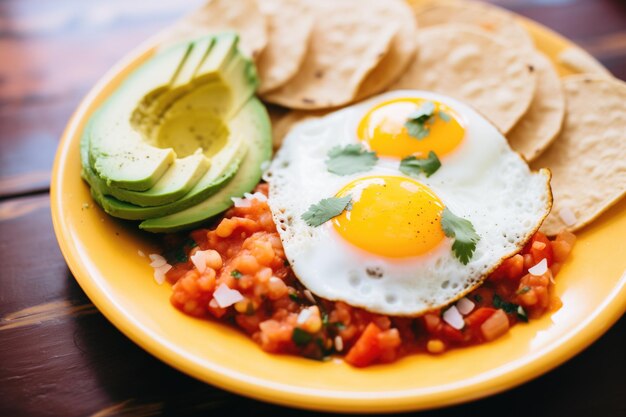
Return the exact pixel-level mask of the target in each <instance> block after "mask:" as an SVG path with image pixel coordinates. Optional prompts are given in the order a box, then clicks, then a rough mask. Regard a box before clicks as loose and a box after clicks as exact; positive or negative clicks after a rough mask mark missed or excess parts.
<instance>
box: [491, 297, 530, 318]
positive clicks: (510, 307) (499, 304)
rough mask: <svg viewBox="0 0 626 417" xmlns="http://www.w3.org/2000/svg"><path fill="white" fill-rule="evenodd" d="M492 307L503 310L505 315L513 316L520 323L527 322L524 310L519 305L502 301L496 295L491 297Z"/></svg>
mask: <svg viewBox="0 0 626 417" xmlns="http://www.w3.org/2000/svg"><path fill="white" fill-rule="evenodd" d="M493 306H494V307H495V308H499V309H502V310H504V312H505V313H507V314H515V315H516V316H517V318H518V319H520V320H521V321H524V322H527V321H528V314H526V310H524V307H522V306H521V305H518V304H515V303H509V302H508V301H504V300H503V299H502V297H500V296H499V295H498V294H494V295H493Z"/></svg>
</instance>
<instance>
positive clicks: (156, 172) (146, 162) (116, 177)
mask: <svg viewBox="0 0 626 417" xmlns="http://www.w3.org/2000/svg"><path fill="white" fill-rule="evenodd" d="M188 54H189V46H188V45H187V44H182V45H177V46H175V47H172V48H170V49H168V50H166V51H164V52H163V53H161V54H157V55H155V56H154V57H153V58H151V59H150V60H149V61H148V62H146V63H145V64H144V65H142V66H140V67H139V68H138V69H137V70H135V71H134V72H133V73H132V74H131V75H130V76H129V77H128V79H127V80H126V81H125V82H124V83H123V84H122V85H121V86H120V87H119V89H118V91H117V92H116V93H114V94H113V95H112V96H111V97H110V98H109V99H108V100H107V101H106V103H105V104H104V105H103V106H102V108H101V109H100V110H99V111H98V112H97V115H96V116H94V123H93V125H92V129H91V131H92V135H91V136H90V140H89V155H88V156H89V157H88V158H87V160H84V161H83V163H89V164H90V165H91V168H92V169H93V171H94V172H95V173H96V174H97V175H98V176H100V177H101V178H102V179H103V180H104V181H105V182H106V183H107V184H108V185H111V186H116V187H119V188H124V189H128V190H134V191H145V190H147V189H149V188H151V187H152V186H154V185H155V184H156V183H157V181H158V180H159V178H161V176H162V175H163V174H164V173H165V171H166V170H167V169H168V168H169V166H170V165H171V164H172V163H173V162H174V159H175V153H174V151H173V150H172V149H159V148H155V147H153V146H150V145H149V144H147V143H146V142H145V141H144V140H143V139H142V136H141V134H140V132H137V131H136V130H134V129H133V128H132V127H131V125H130V123H128V121H129V117H130V115H131V114H132V113H133V110H134V107H135V106H136V105H137V103H139V102H140V101H141V100H142V98H143V97H144V96H145V93H146V91H152V90H154V89H155V86H156V87H157V88H158V89H162V88H163V87H164V86H168V85H169V84H170V82H172V79H173V78H174V77H175V75H176V74H177V73H178V71H179V69H180V67H181V65H182V64H184V62H185V60H186V59H187V57H188Z"/></svg>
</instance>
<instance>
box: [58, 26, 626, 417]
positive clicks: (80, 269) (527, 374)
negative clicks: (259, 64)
mask: <svg viewBox="0 0 626 417" xmlns="http://www.w3.org/2000/svg"><path fill="white" fill-rule="evenodd" d="M514 15H515V16H516V18H518V19H520V20H521V21H522V22H523V23H526V24H529V25H530V26H532V27H534V29H535V30H538V31H540V32H544V34H545V35H546V36H547V37H549V38H555V39H557V40H558V41H559V42H564V43H566V44H567V45H568V46H569V47H575V48H578V49H580V50H581V51H584V50H582V48H580V47H579V46H577V45H576V44H575V43H573V42H571V41H569V40H567V39H565V38H564V37H562V36H561V35H559V34H558V33H556V32H554V31H553V30H551V29H549V28H547V27H545V26H544V25H542V24H540V23H538V22H535V21H533V20H531V19H528V18H525V17H522V16H519V15H517V14H514ZM157 40H158V35H157V36H154V37H152V38H150V39H148V40H147V41H145V42H143V43H141V44H140V45H139V46H137V47H136V48H134V49H133V50H132V51H131V52H130V53H129V54H127V55H126V56H125V57H123V58H122V59H121V60H120V61H118V62H117V63H116V64H115V65H114V66H112V67H111V69H110V70H109V71H107V72H106V73H105V75H104V76H103V77H101V78H100V79H99V80H98V82H96V84H95V85H94V86H93V87H92V88H91V89H90V91H89V92H88V93H87V94H86V95H85V97H84V98H83V99H82V100H81V102H80V104H79V105H78V107H77V109H76V110H75V111H74V113H73V114H72V116H71V117H70V119H69V121H68V123H67V125H66V128H65V130H64V132H63V134H62V136H61V140H60V142H59V145H58V148H57V152H56V155H55V159H54V165H53V168H52V178H51V184H50V202H51V204H50V210H51V214H52V222H53V227H54V232H55V236H56V239H57V242H58V244H59V247H60V248H61V252H62V254H63V257H64V259H65V261H66V263H67V265H68V266H69V269H70V271H71V272H72V275H73V276H74V278H75V279H76V281H77V282H78V284H79V285H80V287H81V288H82V289H83V291H85V293H86V294H87V296H88V297H89V299H90V300H91V301H92V303H93V304H94V305H95V306H96V307H97V308H98V310H99V311H100V312H101V313H102V314H103V315H104V316H105V317H106V318H107V320H108V321H109V322H111V323H112V324H113V325H114V326H115V327H116V328H117V329H119V330H120V331H121V332H122V333H123V334H124V335H125V336H126V337H128V338H129V339H131V340H132V341H133V342H134V343H135V344H137V345H138V346H140V347H141V348H142V349H143V350H145V351H147V352H148V353H150V354H151V355H152V356H154V357H156V358H158V359H159V360H160V361H162V362H164V363H166V364H168V365H169V366H172V367H174V368H176V369H177V370H179V371H181V372H183V373H185V374H187V375H190V376H192V377H194V378H196V379H198V380H200V381H203V382H205V383H209V384H211V385H214V386H216V387H218V388H220V389H224V390H227V391H230V392H233V393H236V394H239V395H243V396H246V397H251V398H255V399H257V400H261V401H265V402H270V403H274V404H278V405H282V406H287V407H295V408H302V409H309V410H317V411H334V412H347V413H356V412H401V411H417V410H426V409H432V408H438V407H444V406H451V405H455V404H460V403H465V402H469V401H472V400H476V399H479V398H483V397H487V396H491V395H494V394H496V393H499V392H503V391H506V390H509V389H511V388H513V387H515V386H518V385H520V384H522V383H524V382H527V381H529V380H531V379H534V378H536V377H538V376H540V375H543V374H545V373H547V372H548V371H550V370H552V369H554V368H556V367H557V366H559V365H561V364H562V363H564V362H565V361H567V360H569V359H570V358H572V357H573V356H575V355H576V354H578V353H580V352H581V351H582V350H584V349H585V348H587V347H588V346H590V345H591V344H592V343H593V342H595V341H596V340H597V339H598V338H599V337H600V336H602V335H603V334H604V333H605V332H606V331H607V330H608V329H609V328H610V327H611V326H612V325H613V324H614V323H615V322H616V321H617V320H619V319H620V317H621V316H622V315H623V314H624V311H626V271H625V272H624V273H623V275H622V276H621V277H620V279H619V281H618V284H617V285H616V287H615V288H614V289H613V291H612V292H611V294H610V296H609V297H607V298H606V299H605V300H604V302H603V303H602V304H600V305H598V306H596V308H595V309H594V310H593V311H594V314H593V315H591V316H589V317H588V318H587V319H586V320H585V321H583V322H581V323H579V325H578V326H576V327H575V328H573V329H571V330H570V331H569V332H568V333H567V334H566V335H564V336H562V337H561V338H560V339H558V342H554V343H552V344H550V345H548V346H546V347H544V348H543V349H541V350H538V351H537V352H534V353H533V354H532V355H527V356H524V357H523V358H521V359H520V360H517V361H513V362H510V363H507V364H506V366H502V367H500V368H496V369H494V370H492V371H490V372H489V373H488V375H487V376H482V377H481V378H478V380H477V381H473V382H468V383H466V384H465V385H463V386H459V387H451V388H450V389H445V388H446V387H447V385H443V386H442V387H443V388H442V389H439V390H436V391H433V392H420V391H425V390H424V389H418V390H415V389H412V390H404V391H401V390H397V391H394V392H393V394H388V395H383V396H376V397H375V398H373V397H372V395H371V393H369V392H354V393H350V395H346V393H340V394H341V395H332V393H329V392H328V391H324V390H322V389H294V387H290V386H287V385H285V384H273V383H271V381H266V380H262V381H259V378H254V377H249V376H248V377H247V376H245V375H241V374H233V373H232V372H228V369H227V367H225V366H223V365H221V364H217V363H216V364H214V365H215V366H213V367H211V368H199V367H195V366H193V364H192V363H189V358H187V357H186V356H185V355H184V353H182V352H179V351H177V350H176V349H175V347H173V346H168V343H167V342H166V341H164V340H161V339H160V338H159V337H158V336H155V335H154V334H152V333H151V332H150V331H149V330H148V329H146V328H145V327H144V326H142V325H141V323H140V322H137V321H135V320H134V319H133V318H132V317H129V316H125V315H124V314H123V309H121V308H120V307H119V306H116V303H115V301H114V300H112V299H109V298H108V297H107V295H106V294H105V293H104V292H101V291H100V290H99V288H98V286H97V285H96V283H95V282H94V281H93V280H91V278H90V274H89V271H88V266H87V264H86V261H85V260H84V259H82V258H81V256H80V254H79V251H78V249H77V248H76V246H75V244H74V242H73V241H72V239H69V238H68V237H69V236H70V235H71V234H70V232H69V227H68V223H67V220H66V219H65V217H64V216H63V210H62V207H63V187H64V186H63V184H62V183H61V182H60V178H61V172H62V170H63V167H64V166H65V164H66V159H67V155H68V153H69V152H70V151H71V147H70V142H71V138H72V137H73V136H74V134H75V132H76V131H77V130H78V127H79V125H80V122H81V120H82V119H83V118H84V117H85V113H86V112H87V111H88V108H89V107H90V105H91V103H92V102H93V101H94V100H95V99H96V97H97V96H98V95H99V94H100V93H101V91H102V90H103V89H105V88H106V87H107V86H108V85H110V84H111V82H112V81H113V80H114V79H115V78H117V77H118V75H119V74H120V73H122V72H124V71H128V70H129V69H130V68H132V67H133V66H134V65H136V64H137V63H138V62H140V60H141V58H142V56H144V55H149V54H150V53H152V51H153V50H154V46H155V44H156V42H157ZM585 53H586V52H585ZM586 54H587V55H589V54H588V53H586ZM589 56H590V57H591V55H589ZM592 59H594V60H595V58H593V57H592ZM595 61H596V62H598V61H597V60H595ZM565 345H567V346H565ZM513 369H515V370H516V372H515V373H513V374H512V375H513V376H511V375H510V374H509V372H510V371H511V370H513ZM491 374H493V375H491ZM448 385H454V384H448ZM356 401H358V403H355V402H356Z"/></svg>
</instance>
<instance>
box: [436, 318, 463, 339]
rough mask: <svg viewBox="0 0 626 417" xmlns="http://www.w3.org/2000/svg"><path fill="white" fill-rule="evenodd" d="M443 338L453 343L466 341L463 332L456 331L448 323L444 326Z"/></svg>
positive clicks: (442, 330)
mask: <svg viewBox="0 0 626 417" xmlns="http://www.w3.org/2000/svg"><path fill="white" fill-rule="evenodd" d="M441 336H442V337H443V338H444V339H446V340H448V341H451V342H462V341H464V340H465V337H464V336H463V332H461V331H460V330H457V329H455V328H454V327H452V326H450V325H449V324H448V323H444V324H443V327H442V329H441Z"/></svg>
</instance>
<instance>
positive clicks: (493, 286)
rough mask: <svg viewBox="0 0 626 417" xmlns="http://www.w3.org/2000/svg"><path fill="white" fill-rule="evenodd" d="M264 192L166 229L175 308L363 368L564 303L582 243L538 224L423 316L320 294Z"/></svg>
mask: <svg viewBox="0 0 626 417" xmlns="http://www.w3.org/2000/svg"><path fill="white" fill-rule="evenodd" d="M266 195H267V185H266V184H261V185H259V186H258V187H257V189H256V193H255V194H254V195H252V196H249V198H247V199H245V200H242V201H243V203H241V204H236V206H235V207H233V208H231V209H230V210H228V211H227V212H226V213H225V215H224V216H223V217H222V218H221V219H220V220H219V221H218V222H217V223H216V224H215V226H214V227H213V228H210V229H199V230H195V231H193V232H191V233H190V234H189V235H187V236H181V235H169V236H167V237H166V239H165V245H166V249H167V250H166V252H165V257H166V258H167V259H168V262H169V263H171V264H172V265H173V267H172V268H171V269H170V270H169V271H168V273H167V275H166V277H167V280H168V281H169V282H170V283H171V284H172V295H171V297H170V301H171V303H172V304H173V305H174V306H175V307H176V308H178V309H179V310H181V311H182V312H184V313H185V314H189V315H191V316H195V317H200V318H210V319H214V320H219V321H221V322H225V323H229V324H231V325H234V326H236V327H238V328H239V329H241V330H242V331H244V332H245V333H246V334H248V335H249V336H250V337H251V338H252V339H253V340H254V341H255V342H256V343H258V344H259V345H260V346H261V348H262V349H264V350H265V351H267V352H272V353H282V354H292V355H299V356H304V357H308V358H313V359H319V360H323V359H326V358H329V357H331V355H340V356H343V357H344V359H345V361H346V362H348V363H349V364H351V365H353V366H357V367H364V366H368V365H371V364H375V363H389V362H393V361H395V360H397V359H398V358H401V357H403V356H406V355H409V354H414V353H418V352H426V353H430V354H441V353H443V352H445V351H447V350H449V349H454V348H458V347H463V346H470V345H474V344H478V343H484V342H488V341H490V340H494V339H496V338H498V337H500V336H502V335H504V334H506V333H507V332H508V331H509V329H510V328H511V327H512V326H514V325H515V324H517V323H518V322H520V321H521V322H526V321H528V320H532V319H536V318H538V317H541V316H542V315H543V314H545V313H547V312H551V311H555V310H557V309H558V308H559V307H560V306H561V302H560V300H559V299H558V298H557V297H556V296H555V295H554V293H553V283H554V277H555V276H556V275H557V274H558V272H559V270H560V268H561V265H562V264H563V262H564V261H565V260H566V259H567V257H568V255H569V253H570V251H571V248H572V246H573V245H574V242H575V237H574V235H573V234H571V233H568V232H562V233H560V234H558V235H557V236H556V237H555V238H554V239H548V238H547V237H546V236H545V235H544V234H542V233H541V232H536V233H535V234H534V236H533V237H532V238H531V239H530V241H529V242H528V243H527V244H526V246H525V247H524V248H523V249H522V251H521V252H520V253H518V254H516V255H514V256H512V257H510V258H508V259H506V260H505V261H504V262H503V263H502V264H501V265H500V266H499V267H498V268H497V269H496V270H495V271H494V272H493V273H492V274H491V275H489V276H488V277H487V279H486V280H485V281H484V283H483V284H482V285H481V286H480V287H478V288H477V289H475V290H473V291H472V292H470V293H469V294H467V295H466V296H465V297H463V298H462V299H460V300H458V301H457V302H456V303H454V304H453V305H451V306H449V307H447V308H445V309H441V310H436V311H431V312H429V313H427V314H424V315H422V316H420V317H417V318H409V317H392V316H385V315H380V314H375V313H371V312H368V311H365V310H363V309H360V308H355V307H351V306H349V305H347V304H346V303H343V302H332V301H328V300H324V299H321V298H318V297H316V296H314V295H313V294H312V293H311V292H310V291H308V290H307V289H306V288H304V287H303V286H302V285H301V284H300V283H299V282H298V280H297V279H296V277H295V276H294V274H293V272H292V271H291V268H290V267H289V263H288V261H287V259H286V257H285V253H284V251H283V248H282V244H281V240H280V237H279V235H278V232H277V231H276V225H275V224H274V221H273V219H272V214H271V212H270V209H269V206H268V204H267V201H266ZM544 260H545V261H544ZM529 269H530V271H531V272H529Z"/></svg>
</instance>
